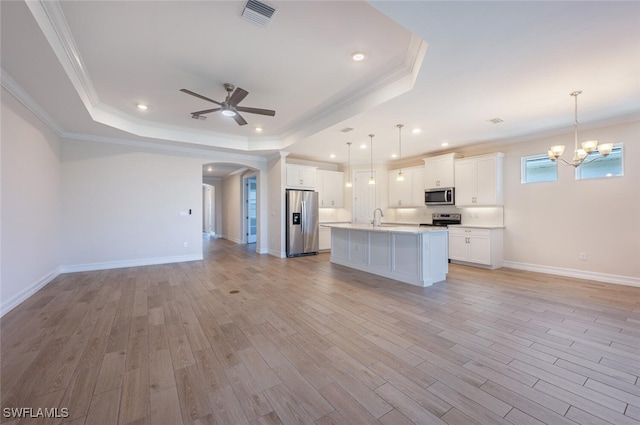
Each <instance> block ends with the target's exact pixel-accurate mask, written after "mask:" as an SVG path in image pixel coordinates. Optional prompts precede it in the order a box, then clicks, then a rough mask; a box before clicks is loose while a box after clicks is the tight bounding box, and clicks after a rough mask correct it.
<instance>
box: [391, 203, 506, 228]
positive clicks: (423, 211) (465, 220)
mask: <svg viewBox="0 0 640 425" xmlns="http://www.w3.org/2000/svg"><path fill="white" fill-rule="evenodd" d="M433 213H458V214H462V224H470V225H471V224H476V225H480V224H482V225H492V226H502V225H504V212H503V207H476V208H456V207H451V206H437V207H419V208H387V209H386V210H385V212H384V218H383V219H382V221H383V222H384V223H406V224H420V223H431V215H432V214H433Z"/></svg>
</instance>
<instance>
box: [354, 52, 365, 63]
mask: <svg viewBox="0 0 640 425" xmlns="http://www.w3.org/2000/svg"><path fill="white" fill-rule="evenodd" d="M351 59H353V60H354V61H356V62H360V61H361V60H364V53H362V52H355V53H353V54H352V55H351Z"/></svg>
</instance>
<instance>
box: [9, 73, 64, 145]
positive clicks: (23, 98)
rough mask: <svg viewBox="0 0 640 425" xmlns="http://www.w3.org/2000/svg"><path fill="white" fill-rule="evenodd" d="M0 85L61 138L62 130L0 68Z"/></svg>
mask: <svg viewBox="0 0 640 425" xmlns="http://www.w3.org/2000/svg"><path fill="white" fill-rule="evenodd" d="M0 84H1V85H2V87H4V88H5V90H7V91H8V92H9V93H11V95H12V96H13V97H15V98H16V99H17V100H18V102H20V103H22V104H23V105H24V106H25V107H26V108H27V109H28V110H29V111H31V113H32V114H33V115H35V116H36V117H38V119H40V121H42V122H43V123H44V124H45V125H46V126H47V127H49V128H50V129H51V130H52V131H53V132H54V133H56V134H57V135H58V137H62V135H63V134H64V129H63V128H62V127H61V126H60V124H58V123H57V122H56V120H54V119H53V118H52V117H51V115H49V114H48V113H47V111H45V110H44V109H43V108H42V107H41V106H40V105H39V104H38V102H36V101H35V100H34V99H33V98H32V97H31V96H30V95H29V93H27V92H26V91H25V90H24V89H23V88H22V87H21V86H20V85H19V84H18V83H16V81H15V80H14V79H13V78H11V76H10V75H9V74H8V73H7V72H6V71H5V70H4V68H0Z"/></svg>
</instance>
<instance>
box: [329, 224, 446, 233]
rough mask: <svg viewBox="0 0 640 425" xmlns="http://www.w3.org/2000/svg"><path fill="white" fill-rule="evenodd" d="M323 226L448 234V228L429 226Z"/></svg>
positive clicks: (390, 231) (389, 231)
mask: <svg viewBox="0 0 640 425" xmlns="http://www.w3.org/2000/svg"><path fill="white" fill-rule="evenodd" d="M323 226H326V227H335V228H339V229H353V230H366V231H369V232H387V233H428V232H447V231H448V230H447V228H446V227H427V226H423V227H420V226H396V225H385V224H382V226H375V227H374V226H373V225H371V224H352V223H335V224H330V223H324V224H323Z"/></svg>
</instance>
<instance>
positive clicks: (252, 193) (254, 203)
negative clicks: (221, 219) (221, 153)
mask: <svg viewBox="0 0 640 425" xmlns="http://www.w3.org/2000/svg"><path fill="white" fill-rule="evenodd" d="M257 186H258V182H257V179H256V176H252V177H249V178H248V179H247V184H246V188H247V200H246V207H247V215H246V220H247V224H246V228H247V243H255V242H256V240H257V235H258V219H257V216H258V211H257V209H258V208H257V207H258V196H257Z"/></svg>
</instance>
